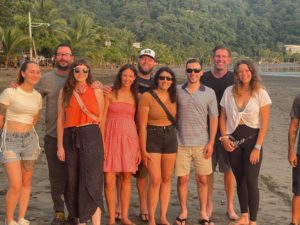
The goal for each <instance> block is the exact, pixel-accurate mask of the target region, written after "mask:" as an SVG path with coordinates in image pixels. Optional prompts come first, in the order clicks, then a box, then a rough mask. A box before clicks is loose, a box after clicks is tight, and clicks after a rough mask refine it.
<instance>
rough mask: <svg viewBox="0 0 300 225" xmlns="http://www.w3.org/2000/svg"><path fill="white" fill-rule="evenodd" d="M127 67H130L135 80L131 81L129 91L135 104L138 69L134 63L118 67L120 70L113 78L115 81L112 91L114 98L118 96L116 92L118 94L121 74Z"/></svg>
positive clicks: (136, 99)
mask: <svg viewBox="0 0 300 225" xmlns="http://www.w3.org/2000/svg"><path fill="white" fill-rule="evenodd" d="M127 69H130V70H131V71H132V72H133V74H134V77H135V80H134V81H133V83H132V85H131V87H130V91H131V93H132V95H133V97H134V101H135V104H137V102H138V81H137V75H138V71H137V69H136V68H135V66H134V65H132V64H124V65H123V66H122V67H121V68H120V70H119V72H118V74H117V76H116V78H115V81H114V86H113V91H114V94H115V96H116V98H118V94H119V93H118V92H119V90H120V89H121V87H122V75H123V72H124V71H125V70H127Z"/></svg>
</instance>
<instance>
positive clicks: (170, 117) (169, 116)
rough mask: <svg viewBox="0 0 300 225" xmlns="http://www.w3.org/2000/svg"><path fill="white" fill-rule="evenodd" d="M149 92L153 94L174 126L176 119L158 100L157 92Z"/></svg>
mask: <svg viewBox="0 0 300 225" xmlns="http://www.w3.org/2000/svg"><path fill="white" fill-rule="evenodd" d="M150 94H151V95H152V96H153V98H154V99H155V100H156V101H157V102H158V104H159V105H160V106H161V107H162V108H163V110H164V111H165V113H166V114H167V117H168V119H169V120H170V121H171V122H172V124H173V125H174V126H176V120H175V118H174V117H173V116H172V114H171V113H170V111H169V110H168V108H167V107H166V106H165V104H164V103H163V102H162V101H161V100H160V98H159V97H158V96H157V94H156V93H155V92H154V91H150Z"/></svg>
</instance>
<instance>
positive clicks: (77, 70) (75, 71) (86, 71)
mask: <svg viewBox="0 0 300 225" xmlns="http://www.w3.org/2000/svg"><path fill="white" fill-rule="evenodd" d="M73 72H74V73H81V72H82V73H89V72H90V70H89V69H83V70H81V69H79V68H76V67H75V68H73Z"/></svg>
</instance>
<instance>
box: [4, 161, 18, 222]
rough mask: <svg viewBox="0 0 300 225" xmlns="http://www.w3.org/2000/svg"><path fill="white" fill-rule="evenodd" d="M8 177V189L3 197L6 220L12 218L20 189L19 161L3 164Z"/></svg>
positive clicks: (9, 220)
mask: <svg viewBox="0 0 300 225" xmlns="http://www.w3.org/2000/svg"><path fill="white" fill-rule="evenodd" d="M4 167H5V171H6V174H7V179H8V191H7V194H6V198H5V211H6V221H7V222H8V223H10V222H11V221H12V220H13V219H14V212H15V209H16V206H17V203H18V201H19V198H20V195H21V191H22V170H21V162H20V161H14V162H8V163H5V164H4Z"/></svg>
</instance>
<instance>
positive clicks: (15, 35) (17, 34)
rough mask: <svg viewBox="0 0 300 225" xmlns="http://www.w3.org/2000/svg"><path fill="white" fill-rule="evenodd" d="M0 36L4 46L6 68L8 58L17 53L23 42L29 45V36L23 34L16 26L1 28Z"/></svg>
mask: <svg viewBox="0 0 300 225" xmlns="http://www.w3.org/2000/svg"><path fill="white" fill-rule="evenodd" d="M0 37H1V43H2V45H3V48H4V56H5V68H7V67H8V62H9V60H10V59H11V57H12V56H14V55H15V54H16V53H17V51H18V49H19V48H20V47H22V45H23V44H25V43H26V44H27V45H29V37H28V36H25V35H24V34H23V33H22V32H21V30H20V29H19V28H17V27H8V28H6V29H5V30H3V29H2V35H1V36H0Z"/></svg>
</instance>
